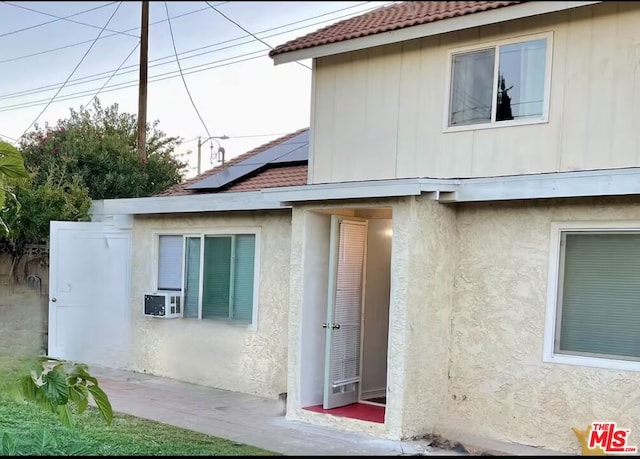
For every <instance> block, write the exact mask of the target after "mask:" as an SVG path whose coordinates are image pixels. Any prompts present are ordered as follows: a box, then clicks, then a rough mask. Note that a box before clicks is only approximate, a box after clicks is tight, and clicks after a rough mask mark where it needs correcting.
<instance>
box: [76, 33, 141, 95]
mask: <svg viewBox="0 0 640 459" xmlns="http://www.w3.org/2000/svg"><path fill="white" fill-rule="evenodd" d="M138 46H140V41H138V43H136V45H135V46H134V47H133V49H132V50H131V52H130V53H129V54H127V57H125V58H124V60H123V61H122V63H121V64H120V66H118V68H117V69H115V71H114V72H113V73H112V74H111V76H110V77H109V78H108V79H107V81H105V82H104V84H103V85H102V86H101V87H100V89H98V92H96V93H95V94H94V95H93V97H91V99H90V100H89V102H87V103H86V104H85V107H88V106H89V104H91V102H93V99H95V98H96V97H98V95H99V94H100V93H101V92H102V90H103V89H104V88H105V87H106V86H107V85H108V84H109V82H110V81H111V79H112V78H113V77H114V76H116V73H118V71H119V70H120V69H121V68H122V66H123V65H124V64H125V62H127V61H128V60H129V58H130V57H131V55H132V54H133V53H135V52H136V49H138Z"/></svg>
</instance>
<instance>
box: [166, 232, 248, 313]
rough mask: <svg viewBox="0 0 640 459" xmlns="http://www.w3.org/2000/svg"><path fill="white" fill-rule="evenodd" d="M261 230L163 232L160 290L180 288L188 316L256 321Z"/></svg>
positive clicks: (184, 311)
mask: <svg viewBox="0 0 640 459" xmlns="http://www.w3.org/2000/svg"><path fill="white" fill-rule="evenodd" d="M255 265H256V234H254V233H251V234H214V235H184V236H182V235H180V236H174V235H171V236H168V235H167V236H165V235H160V236H159V240H158V289H159V290H179V291H181V292H182V297H183V304H184V310H183V317H186V318H196V319H213V320H228V321H232V322H239V323H246V324H251V323H252V322H253V320H254V307H255V305H254V289H255V274H256V273H255V270H256V268H255Z"/></svg>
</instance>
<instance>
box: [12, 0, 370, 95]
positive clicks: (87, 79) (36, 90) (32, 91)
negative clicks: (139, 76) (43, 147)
mask: <svg viewBox="0 0 640 459" xmlns="http://www.w3.org/2000/svg"><path fill="white" fill-rule="evenodd" d="M364 3H367V2H364ZM356 6H361V4H360V5H356ZM352 8H354V6H351V7H347V8H342V9H340V10H335V11H332V12H329V13H324V14H321V15H318V16H313V17H311V18H307V19H305V20H302V21H295V22H292V23H288V24H283V25H281V26H278V27H273V28H271V29H266V30H263V31H261V32H257V33H266V32H271V31H274V30H279V29H283V28H285V27H289V26H291V25H296V24H299V23H301V22H307V21H310V20H313V19H317V18H319V17H322V16H326V15H329V14H335V13H337V12H342V11H344V10H346V9H352ZM347 16H351V14H347V15H343V16H339V17H336V18H333V19H331V20H339V19H342V18H343V17H347ZM175 17H178V16H174V18H175ZM326 22H328V20H323V21H319V22H316V23H312V24H308V25H305V26H302V27H297V28H294V29H290V30H287V31H285V32H279V33H275V34H271V35H268V36H266V37H265V38H272V37H276V36H279V35H283V34H285V33H290V32H294V31H296V30H301V29H305V28H307V27H312V26H317V25H319V24H324V23H326ZM248 36H249V35H246V36H243V37H238V38H233V39H230V40H224V41H221V42H217V43H212V44H210V45H206V46H201V47H199V48H194V49H191V50H189V51H184V52H182V53H179V55H180V56H182V55H184V54H189V53H193V52H196V51H200V50H203V49H207V48H211V47H214V46H219V45H224V44H226V43H231V42H234V41H237V40H241V39H243V38H247V37H248ZM252 41H253V40H250V41H245V42H242V43H237V44H234V45H230V46H226V47H222V48H218V49H215V50H212V51H206V52H203V53H199V54H195V55H193V56H186V57H183V58H182V59H183V60H185V59H192V58H195V57H199V56H203V55H206V54H210V53H213V52H218V51H222V50H225V49H230V48H234V47H237V46H242V45H245V44H248V43H251V42H252ZM169 58H170V59H172V62H173V59H174V55H169V56H165V57H161V58H157V59H154V60H152V61H151V62H158V61H162V60H165V59H169ZM170 63H171V62H164V63H159V64H156V65H152V66H151V67H157V66H161V65H167V64H170ZM137 67H138V64H133V65H130V66H126V67H124V68H125V69H131V70H127V71H126V72H122V73H121V75H123V74H125V73H132V72H135V71H136V69H137ZM110 72H111V71H106V72H101V73H96V74H92V75H87V76H85V77H81V78H76V79H73V80H70V82H74V83H73V84H67V85H66V86H67V87H69V86H76V85H79V84H85V83H89V82H92V81H97V80H102V79H104V78H105V76H106V75H108V74H109V73H110ZM103 75H104V76H103ZM94 77H98V78H94ZM60 84H62V83H54V84H50V85H46V86H39V87H36V88H31V89H26V90H22V91H17V92H12V93H7V94H3V95H0V100H3V99H12V98H15V97H20V96H28V95H33V94H37V93H39V92H47V91H49V90H51V89H54V88H56V87H57V86H58V85H60Z"/></svg>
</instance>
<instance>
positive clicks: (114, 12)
mask: <svg viewBox="0 0 640 459" xmlns="http://www.w3.org/2000/svg"><path fill="white" fill-rule="evenodd" d="M121 5H122V2H119V3H118V6H116V9H115V10H114V11H113V13H111V16H109V19H108V20H107V23H106V24H105V25H104V27H103V28H102V29H101V30H100V33H99V34H98V36H97V37H96V38H95V40H93V43H91V46H89V49H87V51H86V52H85V53H84V55H83V56H82V59H80V62H78V65H76V66H75V68H74V69H73V71H72V72H71V73H70V74H69V76H68V77H67V80H66V81H65V82H64V83H63V85H62V86H60V89H58V91H57V92H56V93H55V94H54V95H53V97H52V98H51V100H50V101H49V102H48V103H47V105H45V107H44V108H43V109H42V111H41V112H40V113H39V114H38V116H36V118H35V119H34V120H33V121H32V122H31V123H30V124H29V126H27V128H26V129H25V130H24V132H23V133H22V135H21V136H20V137H23V136H24V135H25V134H26V133H27V131H28V130H29V129H30V128H31V126H33V125H34V124H35V123H36V122H37V121H38V118H40V117H41V116H42V114H43V113H44V112H45V111H46V110H47V108H49V105H51V104H52V103H53V101H54V100H55V98H56V97H58V94H60V91H62V88H64V85H65V84H66V83H67V82H68V81H69V80H70V79H71V77H72V76H73V74H74V73H76V70H78V67H80V65H81V64H82V62H83V61H84V59H85V58H86V57H87V55H88V54H89V52H90V51H91V49H92V48H93V45H95V44H96V43H97V41H98V39H99V38H100V35H102V32H104V31H105V29H106V28H107V27H108V26H109V23H110V22H111V20H112V19H113V17H114V16H115V15H116V13H117V12H118V10H119V9H120V6H121Z"/></svg>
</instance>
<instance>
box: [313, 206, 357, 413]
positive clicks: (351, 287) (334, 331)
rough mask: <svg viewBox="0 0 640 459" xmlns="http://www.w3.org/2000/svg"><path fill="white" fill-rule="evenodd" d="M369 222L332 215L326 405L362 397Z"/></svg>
mask: <svg viewBox="0 0 640 459" xmlns="http://www.w3.org/2000/svg"><path fill="white" fill-rule="evenodd" d="M366 241H367V223H366V222H363V221H351V220H346V219H343V218H342V217H338V216H335V215H334V216H332V221H331V242H330V246H331V251H332V253H331V258H330V268H329V271H330V272H329V292H328V297H329V301H328V305H327V322H326V323H325V324H324V326H325V328H326V333H327V341H326V342H327V347H326V364H325V385H324V400H323V408H325V409H331V408H336V407H339V406H344V405H348V404H350V403H356V402H357V401H358V399H359V398H360V383H361V381H360V373H361V372H360V367H361V365H360V360H361V346H360V343H361V336H360V335H361V320H362V319H361V318H362V315H361V313H362V300H363V280H364V264H365V250H366Z"/></svg>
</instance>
